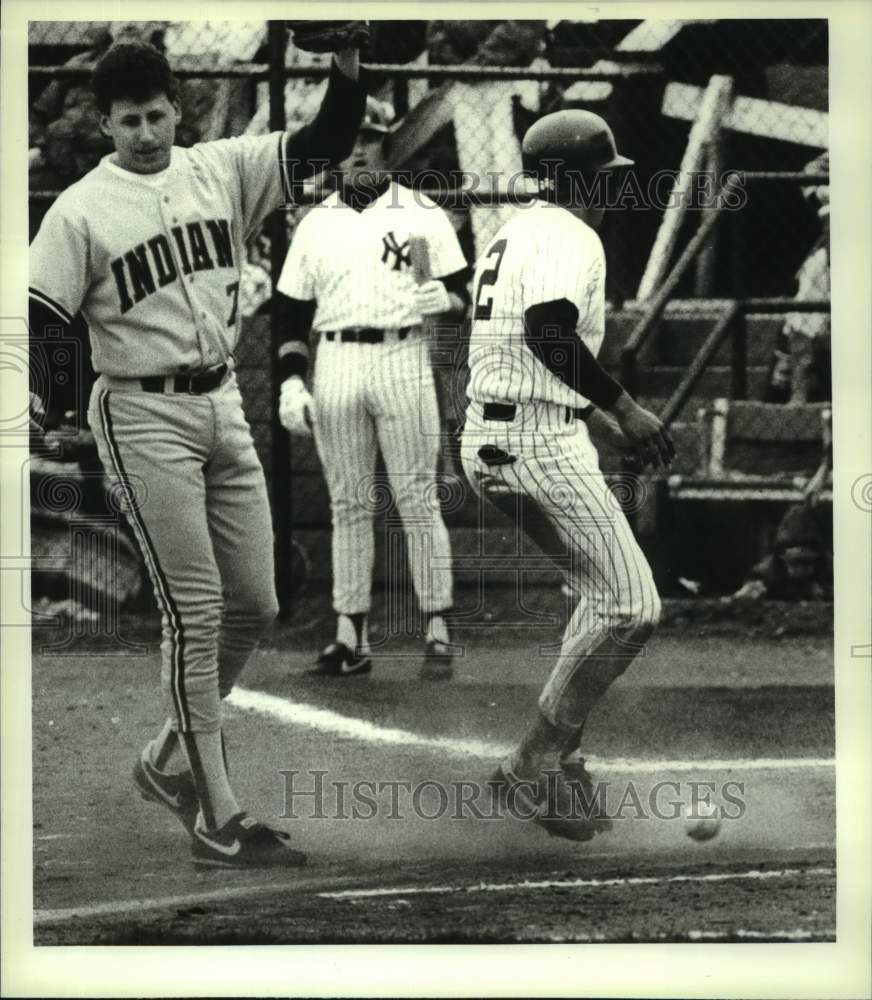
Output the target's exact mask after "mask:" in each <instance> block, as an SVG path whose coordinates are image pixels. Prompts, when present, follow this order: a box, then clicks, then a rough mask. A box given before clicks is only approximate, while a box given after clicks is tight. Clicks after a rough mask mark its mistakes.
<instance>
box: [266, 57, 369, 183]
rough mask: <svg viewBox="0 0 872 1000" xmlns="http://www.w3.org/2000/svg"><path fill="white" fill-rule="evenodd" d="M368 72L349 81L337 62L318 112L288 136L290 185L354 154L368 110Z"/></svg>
mask: <svg viewBox="0 0 872 1000" xmlns="http://www.w3.org/2000/svg"><path fill="white" fill-rule="evenodd" d="M367 80H368V72H367V70H366V67H364V66H361V67H360V78H359V79H358V80H351V79H349V78H348V77H347V76H346V75H345V74H344V73H343V72H342V70H340V69H339V67H338V66H337V65H336V63H335V62H334V63H333V65H332V66H331V69H330V77H329V82H328V84H327V91H326V93H325V94H324V99H323V101H322V102H321V107H320V108H319V109H318V113H317V114H316V115H315V117H314V118H313V119H312V121H311V122H309V123H308V124H307V125H304V126H303V127H302V128H301V129H299V130H298V131H297V132H289V133H288V134H287V135H286V137H285V153H284V155H285V159H286V161H287V172H288V178H289V180H290V183H291V185H292V187H293V186H295V185H296V184H299V183H300V182H301V181H302V180H304V179H305V178H307V177H311V176H312V175H313V174H316V173H318V172H319V171H321V170H323V169H324V168H325V161H326V162H327V164H328V165H333V164H336V163H340V162H341V161H342V160H344V159H345V158H346V157H347V156H349V155H350V154H351V151H352V149H354V140H355V139H356V138H357V132H358V129H359V128H360V123H361V121H362V120H363V113H364V110H365V108H366V93H367Z"/></svg>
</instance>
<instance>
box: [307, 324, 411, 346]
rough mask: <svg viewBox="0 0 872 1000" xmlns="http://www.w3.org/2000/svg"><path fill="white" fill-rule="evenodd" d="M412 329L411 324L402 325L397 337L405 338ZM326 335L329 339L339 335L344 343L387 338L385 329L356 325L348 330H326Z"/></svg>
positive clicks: (366, 342)
mask: <svg viewBox="0 0 872 1000" xmlns="http://www.w3.org/2000/svg"><path fill="white" fill-rule="evenodd" d="M411 329H412V328H411V327H410V326H401V327H400V328H399V329H398V330H397V331H396V334H397V337H398V338H399V339H400V340H405V339H406V337H408V336H409V331H410V330H411ZM324 336H325V337H326V338H327V340H335V339H336V338H337V337H339V339H340V340H341V341H342V343H343V344H381V343H383V341H384V339H385V331H384V330H379V329H377V328H376V327H374V326H355V327H350V328H349V329H347V330H325V331H324Z"/></svg>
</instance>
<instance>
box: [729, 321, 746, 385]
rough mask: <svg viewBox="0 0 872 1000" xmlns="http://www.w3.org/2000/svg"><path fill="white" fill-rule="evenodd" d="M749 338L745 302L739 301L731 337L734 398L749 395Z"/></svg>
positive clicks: (731, 380) (731, 383)
mask: <svg viewBox="0 0 872 1000" xmlns="http://www.w3.org/2000/svg"><path fill="white" fill-rule="evenodd" d="M747 341H748V338H747V322H746V319H745V306H744V303H739V308H738V310H737V311H736V315H735V316H734V317H733V331H732V337H731V338H730V343H731V355H730V395H731V397H732V398H733V399H747V396H748V343H747Z"/></svg>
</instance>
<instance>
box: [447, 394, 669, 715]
mask: <svg viewBox="0 0 872 1000" xmlns="http://www.w3.org/2000/svg"><path fill="white" fill-rule="evenodd" d="M488 446H490V447H491V448H494V449H497V451H496V452H492V453H488V452H487V451H485V453H484V454H485V457H486V458H489V459H490V464H488V462H487V461H485V459H484V458H483V457H482V456H481V454H480V451H481V449H482V448H487V447H488ZM506 457H512V458H514V461H512V462H509V461H505V458H506ZM461 461H462V463H463V469H464V472H465V473H466V476H467V478H468V479H469V482H470V483H471V484H472V487H473V489H474V490H475V491H476V493H478V494H479V495H480V496H483V497H486V498H488V499H489V500H490V501H491V502H493V503H495V505H496V506H498V507H500V508H501V509H503V510H504V511H505V512H506V513H507V514H508V515H509V516H510V517H515V518H520V519H521V527H522V528H523V530H524V531H525V532H526V533H527V534H528V535H529V536H530V537H531V538H532V539H533V540H534V541H535V542H537V544H538V545H539V546H540V547H541V548H542V549H543V550H544V551H546V552H547V553H548V554H549V555H551V556H552V557H556V561H557V562H558V564H561V565H562V568H563V569H564V570H565V572H566V575H567V578H568V581H569V582H570V583H571V585H572V586H573V588H574V590H575V592H576V593H577V594H579V595H580V599H579V602H578V604H577V605H576V607H575V609H574V611H573V613H572V615H571V617H570V619H569V622H568V624H567V626H566V630H565V632H564V634H563V639H562V642H561V647H560V653H559V654H558V657H557V663H556V664H555V666H554V669H553V671H552V673H551V676H550V677H549V679H548V681H547V683H546V685H545V688H544V690H543V692H542V695H541V697H540V701H539V704H540V707H541V709H542V711H543V713H544V714H545V716H546V717H547V718H549V719H550V720H551V721H552V722H554V721H556V720H557V718H558V717H559V715H560V713H559V708H558V707H559V705H560V702H561V699H562V697H563V693H564V691H565V690H566V688H567V687H568V685H569V682H570V680H571V678H572V675H573V674H574V673H575V671H576V669H577V668H578V666H579V665H580V663H581V662H582V661H583V660H584V659H585V658H587V657H600V656H607V657H622V658H623V659H624V660H626V662H627V663H629V661H630V660H631V659H632V657H633V656H635V655H637V653H638V652H639V651H640V650H641V646H640V645H639V642H640V641H644V638H646V637H647V635H648V634H649V633H650V631H651V629H652V628H653V627H654V626H655V625H656V624H657V622H658V620H659V617H660V599H659V597H658V595H657V589H656V587H655V585H654V579H653V576H652V575H651V568H650V566H649V565H648V561H647V560H646V558H645V556H644V554H643V552H642V550H641V549H640V548H639V545H638V543H637V542H636V539H635V537H634V536H633V532H632V529H631V528H630V525H629V523H628V522H627V519H626V517H625V516H624V513H623V511H622V510H621V507H620V504H619V503H618V500H617V498H616V497H615V496H614V495H613V494H612V492H611V490H610V489H609V487H608V485H607V483H606V481H605V479H604V477H603V475H602V472H601V471H600V468H599V459H598V456H597V452H596V449H595V448H594V446H593V445H592V444H591V441H590V437H589V436H588V433H587V428H586V426H585V425H584V422H583V421H581V420H570V421H567V419H566V407H564V406H557V405H555V404H551V403H529V404H525V405H521V406H518V408H517V412H516V415H515V419H514V420H512V421H509V422H501V421H491V420H484V419H483V416H482V408H481V406H480V404H478V403H470V405H469V407H468V409H467V415H466V424H465V427H464V431H463V442H462V447H461ZM500 461H502V462H503V464H497V463H498V462H500Z"/></svg>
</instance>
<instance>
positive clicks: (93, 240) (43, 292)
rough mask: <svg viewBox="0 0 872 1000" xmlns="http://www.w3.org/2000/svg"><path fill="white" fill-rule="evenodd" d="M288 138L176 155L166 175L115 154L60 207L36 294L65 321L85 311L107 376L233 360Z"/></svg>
mask: <svg viewBox="0 0 872 1000" xmlns="http://www.w3.org/2000/svg"><path fill="white" fill-rule="evenodd" d="M283 138H284V133H283V132H274V133H272V134H271V135H266V136H242V137H238V138H233V139H219V140H216V141H213V142H204V143H199V144H198V145H196V146H193V147H191V148H190V149H184V148H182V147H178V146H176V147H173V150H172V156H171V161H170V165H169V167H167V169H166V171H165V172H162V173H161V175H159V176H158V175H144V176H140V175H139V174H136V173H133V172H131V171H128V170H122V169H120V168H119V167H117V166H116V165H115V164H114V163H113V162H112V160H111V157H112V156H114V154H110V156H107V157H104V159H103V160H102V161H101V162H100V163H99V164H98V165H97V166H96V167H95V168H94V169H93V170H91V171H90V172H89V173H87V174H86V175H85V176H84V177H83V178H82V179H81V180H79V181H77V182H76V183H75V184H73V185H72V186H71V187H69V188H67V189H66V190H65V191H64V192H63V193H62V194H61V195H60V196H59V197H58V199H57V200H56V201H55V202H54V204H53V205H52V206H51V208H50V209H49V210H48V212H47V213H46V216H45V219H44V220H43V222H42V225H41V226H40V228H39V232H38V233H37V234H36V237H35V238H34V240H33V243H32V244H31V247H30V292H31V295H32V296H33V298H34V299H35V300H37V301H38V302H41V303H42V304H43V305H46V306H48V307H49V308H51V309H52V310H53V311H54V312H55V313H57V315H58V316H59V317H60V319H62V320H63V321H64V322H65V323H68V322H70V320H71V319H72V317H73V316H74V315H75V314H76V313H77V312H78V311H79V310H80V309H81V311H82V314H83V316H84V318H85V320H86V322H87V323H88V326H89V328H90V333H91V344H92V350H93V364H94V369H95V370H96V371H97V372H100V373H104V374H106V375H115V376H119V377H135V376H143V375H168V374H173V373H176V372H180V371H186V370H197V369H200V368H204V367H207V366H209V365H213V364H218V363H221V362H223V361H226V360H227V358H228V356H229V355H230V353H231V352H232V351H233V349H234V348H235V347H236V343H237V340H238V338H239V331H240V317H239V309H238V308H237V298H238V294H239V280H240V272H241V268H242V265H243V263H244V260H245V258H244V253H245V250H244V246H245V240H246V239H247V238H248V237H250V236H251V234H252V233H253V231H254V230H255V229H256V228H257V226H258V225H259V224H260V223H261V222H262V221H263V219H264V218H265V217H266V216H267V215H268V214H269V213H270V212H271V211H273V210H274V209H276V208H278V207H279V206H280V205H281V204H282V202H283V200H286V192H287V178H286V176H285V172H284V168H283V166H282V140H283Z"/></svg>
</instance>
